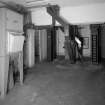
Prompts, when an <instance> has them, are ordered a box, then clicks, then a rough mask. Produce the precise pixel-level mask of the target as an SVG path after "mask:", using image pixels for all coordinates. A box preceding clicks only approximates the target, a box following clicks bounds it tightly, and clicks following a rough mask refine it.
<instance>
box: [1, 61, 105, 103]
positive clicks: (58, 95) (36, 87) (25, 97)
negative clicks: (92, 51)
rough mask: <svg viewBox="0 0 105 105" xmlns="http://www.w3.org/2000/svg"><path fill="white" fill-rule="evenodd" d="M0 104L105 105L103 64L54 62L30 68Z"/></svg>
mask: <svg viewBox="0 0 105 105" xmlns="http://www.w3.org/2000/svg"><path fill="white" fill-rule="evenodd" d="M0 105H105V71H104V67H103V66H101V65H99V66H94V65H91V64H90V63H84V64H79V63H77V64H69V63H67V62H66V63H65V62H57V61H56V62H53V63H42V64H36V65H35V67H34V68H32V69H29V70H28V73H27V75H26V77H25V81H24V85H23V86H20V85H19V83H16V85H15V87H14V88H13V89H12V90H11V91H10V92H9V93H8V95H7V96H6V98H5V100H0Z"/></svg>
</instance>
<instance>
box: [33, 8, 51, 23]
mask: <svg viewBox="0 0 105 105" xmlns="http://www.w3.org/2000/svg"><path fill="white" fill-rule="evenodd" d="M32 22H33V23H34V24H35V25H50V24H52V17H51V16H50V15H49V14H48V13H47V12H46V8H40V9H33V10H32Z"/></svg>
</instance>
